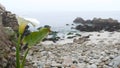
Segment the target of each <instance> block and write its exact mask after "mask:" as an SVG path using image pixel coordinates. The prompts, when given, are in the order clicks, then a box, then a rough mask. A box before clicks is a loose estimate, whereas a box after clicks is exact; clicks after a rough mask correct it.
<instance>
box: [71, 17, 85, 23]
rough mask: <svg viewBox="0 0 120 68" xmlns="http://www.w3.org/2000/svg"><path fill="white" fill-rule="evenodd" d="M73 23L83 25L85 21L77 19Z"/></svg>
mask: <svg viewBox="0 0 120 68" xmlns="http://www.w3.org/2000/svg"><path fill="white" fill-rule="evenodd" d="M73 22H74V23H82V24H83V23H84V22H85V21H84V19H83V18H81V17H77V18H76V19H75V20H74V21H73Z"/></svg>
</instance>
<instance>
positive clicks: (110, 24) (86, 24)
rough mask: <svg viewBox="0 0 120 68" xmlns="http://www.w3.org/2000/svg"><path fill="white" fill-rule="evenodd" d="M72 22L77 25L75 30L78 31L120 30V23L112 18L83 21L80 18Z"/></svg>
mask: <svg viewBox="0 0 120 68" xmlns="http://www.w3.org/2000/svg"><path fill="white" fill-rule="evenodd" d="M73 22H74V23H76V24H78V26H76V29H77V30H80V31H87V32H90V31H101V30H105V31H118V30H119V29H120V22H118V21H117V20H114V19H112V18H109V19H101V18H94V19H93V20H84V19H82V18H81V17H77V18H76V19H75V20H74V21H73Z"/></svg>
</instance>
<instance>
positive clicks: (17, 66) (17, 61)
mask: <svg viewBox="0 0 120 68" xmlns="http://www.w3.org/2000/svg"><path fill="white" fill-rule="evenodd" d="M20 38H21V35H19V37H18V42H17V46H16V68H20V50H19V48H20Z"/></svg>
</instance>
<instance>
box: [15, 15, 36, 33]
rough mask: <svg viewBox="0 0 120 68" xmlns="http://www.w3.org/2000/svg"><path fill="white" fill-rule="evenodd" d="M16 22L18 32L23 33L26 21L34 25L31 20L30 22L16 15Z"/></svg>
mask: <svg viewBox="0 0 120 68" xmlns="http://www.w3.org/2000/svg"><path fill="white" fill-rule="evenodd" d="M17 20H18V24H19V33H20V34H23V32H24V30H25V27H26V26H27V25H28V23H30V24H32V25H33V26H34V27H35V24H34V23H33V22H30V21H28V20H26V19H24V18H22V17H19V16H18V17H17Z"/></svg>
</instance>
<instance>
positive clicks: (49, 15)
mask: <svg viewBox="0 0 120 68" xmlns="http://www.w3.org/2000/svg"><path fill="white" fill-rule="evenodd" d="M18 15H20V16H23V17H27V18H35V19H37V20H38V21H39V22H40V25H39V26H44V25H50V26H51V27H52V28H51V29H52V30H53V31H57V32H59V35H64V34H66V33H68V32H70V31H73V32H75V31H76V30H74V29H71V27H75V24H74V25H71V24H73V20H74V19H75V18H76V17H82V18H83V19H84V20H87V19H91V20H92V19H93V18H94V17H96V18H113V19H117V20H118V21H119V22H120V11H85V12H83V11H82V12H81V11H80V12H72V11H68V12H67V11H66V12H37V11H35V12H27V13H26V12H21V13H18ZM66 24H69V25H68V26H66ZM76 32H77V31H76Z"/></svg>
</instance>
